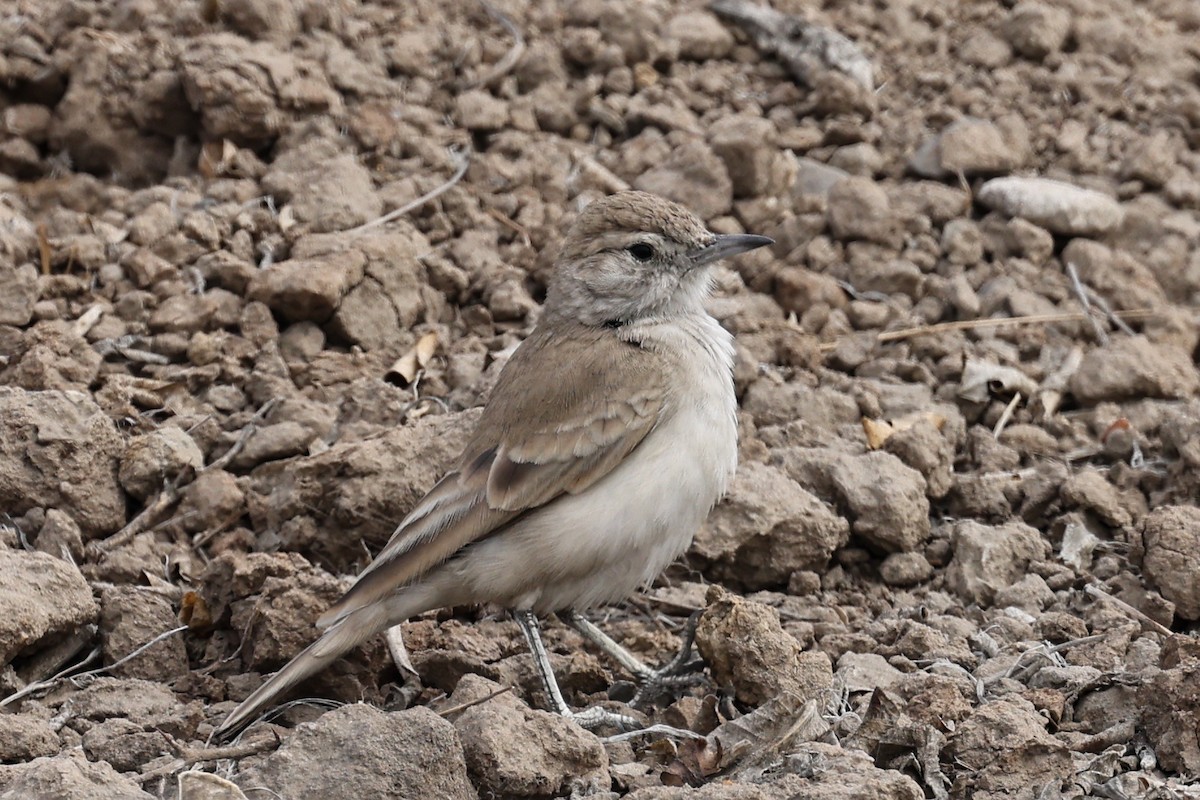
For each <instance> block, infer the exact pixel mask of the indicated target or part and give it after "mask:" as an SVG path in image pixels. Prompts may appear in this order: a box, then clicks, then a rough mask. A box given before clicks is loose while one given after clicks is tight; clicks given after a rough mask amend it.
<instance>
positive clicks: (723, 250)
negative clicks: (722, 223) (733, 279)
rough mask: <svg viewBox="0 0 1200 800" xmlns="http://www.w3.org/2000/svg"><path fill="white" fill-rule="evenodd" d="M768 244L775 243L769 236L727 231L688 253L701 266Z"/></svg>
mask: <svg viewBox="0 0 1200 800" xmlns="http://www.w3.org/2000/svg"><path fill="white" fill-rule="evenodd" d="M769 244H775V240H774V239H772V238H771V237H769V236H755V235H754V234H752V233H728V234H724V235H722V236H718V237H717V238H716V239H714V240H713V241H712V243H711V244H707V245H705V246H704V247H701V248H699V249H698V250H693V251H692V252H690V253H688V255H689V256H690V257H691V259H692V261H693V262H694V263H695V265H696V266H697V267H702V266H704V265H705V264H711V263H713V262H714V261H719V260H720V259H722V258H728V257H729V256H736V255H737V254H739V253H745V252H747V251H750V250H757V249H758V248H760V247H766V246H767V245H769Z"/></svg>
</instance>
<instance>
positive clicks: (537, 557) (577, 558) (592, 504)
mask: <svg viewBox="0 0 1200 800" xmlns="http://www.w3.org/2000/svg"><path fill="white" fill-rule="evenodd" d="M701 385H702V386H703V385H706V384H703V383H702V384H701ZM707 385H708V386H711V387H713V390H712V391H709V392H707V393H705V392H701V393H700V395H699V396H693V397H690V398H687V402H686V403H685V404H684V405H683V407H681V408H680V409H679V410H678V411H677V412H676V413H675V414H674V415H673V416H672V417H671V418H670V419H668V420H666V421H664V422H663V423H662V424H660V425H659V426H658V427H657V428H655V429H654V430H653V431H652V432H651V433H650V434H649V435H648V436H647V437H646V439H645V440H644V441H643V442H642V443H641V445H640V446H638V447H637V448H636V449H635V450H634V451H633V452H632V453H631V454H630V455H629V457H627V458H626V459H625V461H623V462H622V463H621V464H620V465H619V466H617V467H616V468H615V469H614V470H613V471H612V472H610V473H609V474H608V475H606V476H605V477H604V478H602V479H601V480H600V481H597V482H596V483H595V484H593V485H592V486H590V487H588V489H586V490H585V491H583V492H581V493H580V494H577V495H563V496H560V497H558V498H556V499H555V500H554V501H552V502H551V503H549V504H547V505H546V506H544V507H542V508H540V509H538V510H536V511H534V512H531V513H530V514H528V515H527V516H524V517H522V518H521V519H520V520H518V521H517V522H515V523H514V524H513V526H511V527H510V528H508V529H507V530H505V531H504V532H503V533H502V534H500V535H498V536H496V537H495V538H493V539H490V540H485V541H483V542H480V543H479V544H478V545H476V546H474V547H472V548H471V550H472V552H471V553H464V558H463V559H461V560H460V562H459V564H458V568H459V578H460V579H461V580H463V581H464V582H465V583H467V584H469V585H470V586H471V587H472V588H473V589H474V590H475V592H474V593H475V596H476V597H488V598H489V599H491V601H492V602H495V603H498V604H501V605H505V606H510V607H523V608H532V609H533V610H535V611H537V612H539V613H546V612H549V611H554V610H558V609H563V608H586V607H589V606H595V605H599V604H603V603H608V602H613V601H615V600H619V599H621V598H624V597H626V596H628V595H629V594H631V593H633V592H634V591H635V590H636V589H637V588H638V586H640V585H642V584H644V583H646V582H648V581H650V580H652V579H653V578H654V577H655V576H657V575H658V574H659V573H660V572H661V571H662V570H663V569H664V568H665V567H666V566H667V565H668V564H670V563H671V562H672V561H674V560H675V559H676V558H677V557H678V556H679V555H680V554H681V553H683V551H685V550H686V549H687V547H688V545H689V544H690V543H691V541H692V537H693V536H694V535H695V532H696V530H697V529H698V528H699V527H700V525H701V523H703V521H704V519H705V517H706V516H707V515H708V512H709V510H710V509H711V508H712V506H713V505H714V504H715V503H716V502H717V500H719V499H720V498H721V495H723V494H724V492H725V489H726V487H727V485H728V483H729V480H730V478H731V477H732V475H733V472H734V469H735V467H736V464H737V425H736V418H735V410H734V409H735V402H736V401H735V400H734V397H733V387H732V386H730V385H729V384H728V378H726V379H725V382H715V384H714V383H708V384H707ZM706 395H707V396H706ZM514 545H515V546H514Z"/></svg>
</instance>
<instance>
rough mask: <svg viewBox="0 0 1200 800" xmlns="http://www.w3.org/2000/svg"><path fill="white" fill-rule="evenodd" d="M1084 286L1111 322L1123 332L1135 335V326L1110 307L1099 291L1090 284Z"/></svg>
mask: <svg viewBox="0 0 1200 800" xmlns="http://www.w3.org/2000/svg"><path fill="white" fill-rule="evenodd" d="M1084 288H1086V289H1087V293H1088V297H1090V298H1091V299H1092V302H1093V303H1094V304H1095V305H1096V307H1097V308H1099V309H1100V310H1101V311H1102V312H1104V316H1106V317H1108V321H1109V322H1111V323H1112V324H1113V325H1115V326H1116V327H1117V328H1118V329H1120V331H1121V333H1124V334H1127V335H1129V336H1133V328H1131V327H1129V325H1128V324H1127V323H1126V322H1125V320H1123V319H1121V318H1120V317H1118V316H1117V314H1116V312H1114V311H1113V310H1112V309H1111V308H1109V305H1108V301H1107V300H1105V299H1104V298H1103V297H1102V296H1101V295H1100V293H1099V292H1097V291H1096V290H1095V289H1093V288H1091V287H1090V286H1087V287H1084Z"/></svg>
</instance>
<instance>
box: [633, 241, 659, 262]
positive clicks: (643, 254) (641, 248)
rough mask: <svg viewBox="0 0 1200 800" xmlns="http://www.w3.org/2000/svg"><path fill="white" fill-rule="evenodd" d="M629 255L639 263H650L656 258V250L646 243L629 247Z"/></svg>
mask: <svg viewBox="0 0 1200 800" xmlns="http://www.w3.org/2000/svg"><path fill="white" fill-rule="evenodd" d="M629 255H631V256H633V257H634V258H636V259H637V260H638V261H649V260H650V259H652V258H654V248H653V247H651V246H650V245H648V244H646V243H645V242H638V243H637V244H631V245H629Z"/></svg>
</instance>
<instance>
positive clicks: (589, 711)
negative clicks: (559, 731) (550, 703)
mask: <svg viewBox="0 0 1200 800" xmlns="http://www.w3.org/2000/svg"><path fill="white" fill-rule="evenodd" d="M561 713H562V715H563V716H564V717H566V718H567V719H570V720H574V721H575V723H576V724H577V725H579V727H581V728H583V729H584V730H589V731H590V730H594V729H595V728H604V727H612V728H616V729H617V730H619V731H620V733H617V734H613V735H612V736H604V737H602V740H603V741H605V742H624V741H627V740H629V739H636V738H638V737H641V736H666V737H669V738H671V739H703V738H704V737H703V736H701V735H700V734H698V733H695V732H694V731H689V730H685V729H683V728H675V727H673V726H671V725H643V724H642V723H640V722H638V721H637V720H636V719H634V718H633V717H631V716H629V715H627V714H619V713H617V712H615V711H609V710H608V709H607V708H604V707H603V706H590V707H588V708H585V709H584V710H582V711H571V710H569V709H568V710H565V711H563V712H561Z"/></svg>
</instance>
